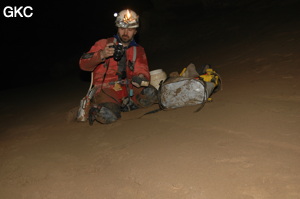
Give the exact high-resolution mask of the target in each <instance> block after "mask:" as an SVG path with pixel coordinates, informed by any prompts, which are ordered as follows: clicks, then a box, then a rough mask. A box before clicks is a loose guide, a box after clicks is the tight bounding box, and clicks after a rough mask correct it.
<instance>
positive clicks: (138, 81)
mask: <svg viewBox="0 0 300 199" xmlns="http://www.w3.org/2000/svg"><path fill="white" fill-rule="evenodd" d="M131 83H132V85H134V86H135V87H137V88H139V87H141V86H149V81H148V80H147V79H146V78H145V76H144V75H143V74H139V75H138V76H133V77H132V82H131Z"/></svg>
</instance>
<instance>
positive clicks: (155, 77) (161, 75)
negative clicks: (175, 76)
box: [150, 69, 167, 89]
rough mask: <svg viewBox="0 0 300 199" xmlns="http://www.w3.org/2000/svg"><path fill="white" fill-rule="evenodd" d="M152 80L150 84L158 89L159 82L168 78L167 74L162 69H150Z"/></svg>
mask: <svg viewBox="0 0 300 199" xmlns="http://www.w3.org/2000/svg"><path fill="white" fill-rule="evenodd" d="M150 76H151V81H150V84H151V85H152V86H154V87H155V88H156V89H158V88H159V83H160V82H161V81H165V80H166V79H167V74H166V73H165V72H164V71H163V70H162V69H156V70H152V71H150Z"/></svg>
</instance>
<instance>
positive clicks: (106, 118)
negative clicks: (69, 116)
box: [89, 103, 121, 125]
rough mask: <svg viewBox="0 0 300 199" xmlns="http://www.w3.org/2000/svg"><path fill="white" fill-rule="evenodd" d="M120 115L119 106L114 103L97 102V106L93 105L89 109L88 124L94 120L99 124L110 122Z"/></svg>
mask: <svg viewBox="0 0 300 199" xmlns="http://www.w3.org/2000/svg"><path fill="white" fill-rule="evenodd" d="M120 117H121V111H120V106H119V105H117V104H114V103H103V104H99V106H98V107H93V108H91V110H90V114H89V122H90V125H92V124H93V122H94V121H95V120H96V121H97V122H99V123H101V124H110V123H113V122H115V121H117V120H118V119H119V118H120Z"/></svg>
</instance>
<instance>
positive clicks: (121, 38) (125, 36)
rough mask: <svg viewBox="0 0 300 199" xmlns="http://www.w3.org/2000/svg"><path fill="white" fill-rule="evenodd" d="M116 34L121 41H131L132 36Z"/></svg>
mask: <svg viewBox="0 0 300 199" xmlns="http://www.w3.org/2000/svg"><path fill="white" fill-rule="evenodd" d="M118 35H119V38H120V40H121V42H122V43H125V44H129V43H130V42H131V41H132V38H130V37H129V36H128V35H120V34H118Z"/></svg>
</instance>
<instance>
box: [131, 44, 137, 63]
mask: <svg viewBox="0 0 300 199" xmlns="http://www.w3.org/2000/svg"><path fill="white" fill-rule="evenodd" d="M135 60H136V46H133V58H132V62H133V64H134V63H135Z"/></svg>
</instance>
